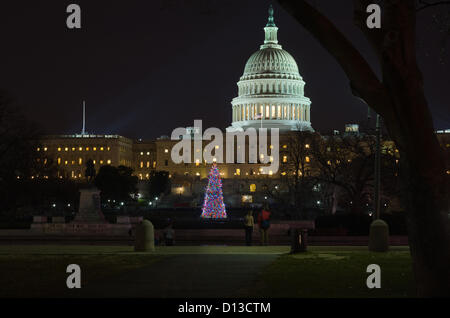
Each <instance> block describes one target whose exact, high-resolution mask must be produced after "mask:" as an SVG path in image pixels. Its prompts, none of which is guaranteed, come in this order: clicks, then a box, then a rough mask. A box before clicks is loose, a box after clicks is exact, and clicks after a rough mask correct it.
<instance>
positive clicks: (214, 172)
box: [201, 163, 227, 219]
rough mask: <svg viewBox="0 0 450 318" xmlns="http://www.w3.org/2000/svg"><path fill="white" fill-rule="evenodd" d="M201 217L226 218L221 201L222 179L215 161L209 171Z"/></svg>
mask: <svg viewBox="0 0 450 318" xmlns="http://www.w3.org/2000/svg"><path fill="white" fill-rule="evenodd" d="M201 217H202V218H204V219H226V218H227V212H226V211H225V204H224V203H223V194H222V181H221V180H220V173H219V169H218V168H217V164H216V163H213V165H212V167H211V171H210V172H209V176H208V186H207V187H206V192H205V200H204V202H203V210H202V215H201Z"/></svg>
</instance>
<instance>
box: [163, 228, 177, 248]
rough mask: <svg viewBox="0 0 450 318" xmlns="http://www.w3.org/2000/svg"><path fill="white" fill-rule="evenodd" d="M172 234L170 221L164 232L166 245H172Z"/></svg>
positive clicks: (173, 232) (173, 233)
mask: <svg viewBox="0 0 450 318" xmlns="http://www.w3.org/2000/svg"><path fill="white" fill-rule="evenodd" d="M174 235H175V231H174V230H173V226H172V223H170V224H169V226H168V227H167V228H166V231H165V233H164V236H165V241H166V246H173V241H174Z"/></svg>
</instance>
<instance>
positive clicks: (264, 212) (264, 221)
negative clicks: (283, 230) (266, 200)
mask: <svg viewBox="0 0 450 318" xmlns="http://www.w3.org/2000/svg"><path fill="white" fill-rule="evenodd" d="M258 226H259V233H260V234H261V245H268V244H269V234H268V231H269V228H270V211H269V209H268V207H267V204H266V205H264V207H263V208H262V209H261V212H259V215H258Z"/></svg>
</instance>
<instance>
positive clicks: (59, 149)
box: [38, 148, 61, 151]
mask: <svg viewBox="0 0 450 318" xmlns="http://www.w3.org/2000/svg"><path fill="white" fill-rule="evenodd" d="M38 149H39V148H38ZM38 151H39V150H38ZM58 151H61V148H58Z"/></svg>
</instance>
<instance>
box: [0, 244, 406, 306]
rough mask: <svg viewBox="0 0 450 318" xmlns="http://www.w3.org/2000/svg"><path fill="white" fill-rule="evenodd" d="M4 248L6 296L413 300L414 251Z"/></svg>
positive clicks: (1, 265) (1, 280)
mask: <svg viewBox="0 0 450 318" xmlns="http://www.w3.org/2000/svg"><path fill="white" fill-rule="evenodd" d="M288 251H289V249H288V247H272V246H269V247H226V246H205V247H160V248H158V249H157V252H156V253H154V254H144V253H133V252H132V249H131V248H130V247H126V246H122V247H113V246H109V247H105V246H22V247H21V246H1V247H0V272H1V273H2V274H4V275H1V276H0V286H2V287H1V289H0V297H69V298H73V297H76V298H78V297H83V298H84V297H88V298H91V297H95V298H103V297H120V298H122V297H124V298H129V297H139V298H141V297H144V298H146V297H169V298H172V297H180V298H185V297H190V298H196V297H207V298H217V297H302V298H303V297H408V296H409V297H411V296H414V284H413V278H412V272H411V258H410V255H409V251H408V248H406V247H397V248H392V250H391V251H390V252H388V253H371V252H368V251H367V250H366V248H362V247H311V248H310V252H308V253H306V254H298V255H288V254H287V252H288ZM69 264H78V265H80V267H81V269H82V288H81V289H80V290H69V289H67V287H66V279H67V276H68V274H66V267H67V266H68V265H69ZM369 264H378V265H380V267H381V271H382V276H381V279H382V286H381V288H380V289H377V290H369V289H368V288H367V286H366V278H367V276H368V275H369V274H368V273H366V268H367V266H368V265H369Z"/></svg>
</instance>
